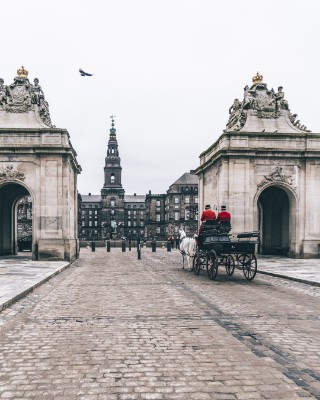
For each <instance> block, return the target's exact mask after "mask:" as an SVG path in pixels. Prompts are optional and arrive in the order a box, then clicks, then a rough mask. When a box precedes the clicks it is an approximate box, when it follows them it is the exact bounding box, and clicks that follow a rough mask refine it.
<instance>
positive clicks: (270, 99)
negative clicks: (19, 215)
mask: <svg viewBox="0 0 320 400" xmlns="http://www.w3.org/2000/svg"><path fill="white" fill-rule="evenodd" d="M252 81H253V85H252V86H251V87H249V86H248V85H246V86H245V87H244V95H243V101H242V102H240V101H239V99H235V100H234V103H233V105H232V106H231V107H230V109H229V114H230V116H229V120H228V122H227V125H226V126H227V129H228V130H234V131H239V130H240V129H241V128H242V127H243V126H244V124H245V122H246V118H247V111H248V110H255V113H256V116H257V117H258V118H274V119H275V118H278V117H279V116H280V115H281V110H287V111H290V109H289V104H288V101H287V100H285V98H284V92H283V87H282V86H279V87H278V91H277V92H275V91H274V90H273V89H271V90H269V89H268V88H267V85H266V83H263V76H262V75H260V74H259V73H258V72H257V74H256V75H255V76H254V77H253V78H252ZM289 116H290V120H291V122H292V123H293V124H294V125H295V126H296V127H297V128H299V129H300V130H302V131H305V132H311V131H309V130H307V127H306V126H305V125H301V124H300V121H299V120H298V121H295V118H296V117H297V114H291V113H290V114H289Z"/></svg>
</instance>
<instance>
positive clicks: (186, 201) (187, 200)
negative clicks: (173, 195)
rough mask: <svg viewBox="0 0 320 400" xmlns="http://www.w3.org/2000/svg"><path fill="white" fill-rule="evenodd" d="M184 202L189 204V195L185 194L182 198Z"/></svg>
mask: <svg viewBox="0 0 320 400" xmlns="http://www.w3.org/2000/svg"><path fill="white" fill-rule="evenodd" d="M184 202H185V203H186V204H189V203H190V197H189V196H186V197H185V198H184Z"/></svg>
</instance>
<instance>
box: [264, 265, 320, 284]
mask: <svg viewBox="0 0 320 400" xmlns="http://www.w3.org/2000/svg"><path fill="white" fill-rule="evenodd" d="M257 272H258V273H259V274H262V275H269V276H274V277H275V278H282V279H288V280H290V281H295V282H299V283H305V284H306V285H311V286H318V287H319V286H320V282H313V281H307V280H305V279H300V278H294V277H293V276H288V275H281V274H275V273H274V272H267V271H261V270H259V269H258V270H257Z"/></svg>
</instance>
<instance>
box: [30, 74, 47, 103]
mask: <svg viewBox="0 0 320 400" xmlns="http://www.w3.org/2000/svg"><path fill="white" fill-rule="evenodd" d="M33 82H34V85H33V86H32V87H31V101H32V103H33V104H37V105H38V106H40V102H41V100H43V99H44V93H43V91H42V89H41V86H40V85H39V79H38V78H35V79H34V80H33Z"/></svg>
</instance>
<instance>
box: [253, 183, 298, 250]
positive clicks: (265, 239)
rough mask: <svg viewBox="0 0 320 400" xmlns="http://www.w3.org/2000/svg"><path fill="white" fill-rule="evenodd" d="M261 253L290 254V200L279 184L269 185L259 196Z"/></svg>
mask: <svg viewBox="0 0 320 400" xmlns="http://www.w3.org/2000/svg"><path fill="white" fill-rule="evenodd" d="M258 209H259V229H260V233H261V244H260V249H259V250H260V253H261V254H268V255H288V252H289V248H290V220H289V215H290V202H289V197H288V195H287V193H286V192H285V191H284V190H283V189H281V188H280V187H277V186H269V187H267V188H266V189H265V190H264V191H263V192H262V193H261V194H260V196H259V199H258Z"/></svg>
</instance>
